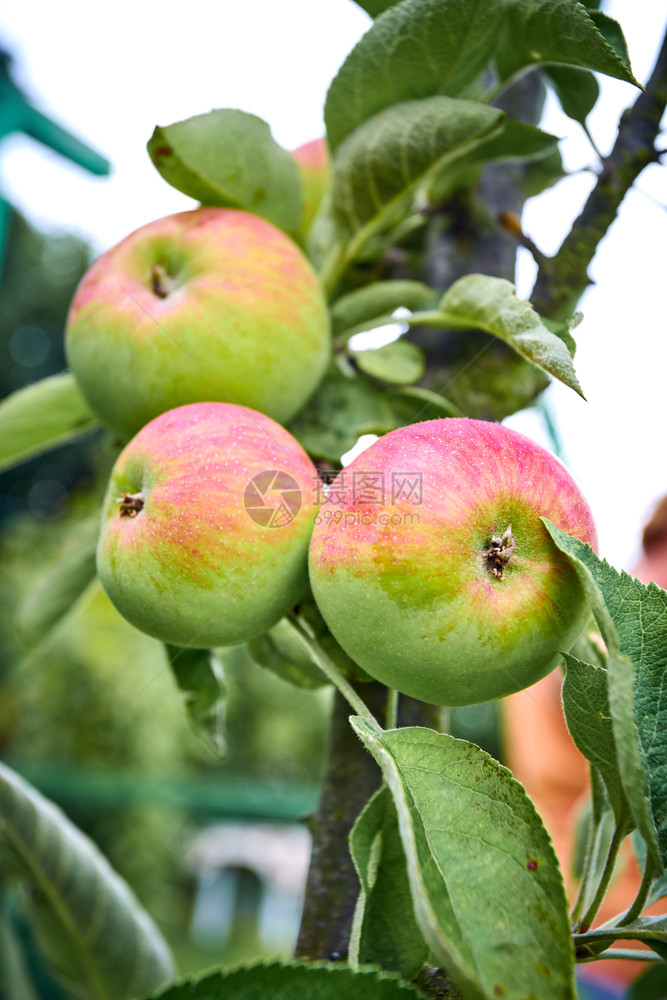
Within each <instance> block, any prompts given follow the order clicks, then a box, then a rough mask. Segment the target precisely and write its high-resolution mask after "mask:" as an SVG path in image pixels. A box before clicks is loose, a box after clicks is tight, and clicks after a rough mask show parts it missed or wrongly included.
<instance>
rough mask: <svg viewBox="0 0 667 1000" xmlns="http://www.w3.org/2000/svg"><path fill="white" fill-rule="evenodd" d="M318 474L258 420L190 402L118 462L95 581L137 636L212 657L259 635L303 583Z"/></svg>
mask: <svg viewBox="0 0 667 1000" xmlns="http://www.w3.org/2000/svg"><path fill="white" fill-rule="evenodd" d="M316 482H317V470H316V469H315V466H314V465H313V463H312V462H311V460H310V458H309V457H308V456H307V454H306V453H305V451H304V450H303V449H302V448H301V446H300V445H299V444H298V442H297V441H296V440H295V439H294V438H293V437H292V436H291V434H289V433H288V431H286V430H285V429H284V427H282V426H281V425H280V424H278V423H276V422H275V421H274V420H271V419H270V418H269V417H267V416H266V415H264V414H261V413H258V412H256V411H254V410H251V409H248V408H247V407H242V406H236V405H234V404H230V403H215V402H213V403H191V404H189V405H187V406H181V407H178V408H176V409H174V410H169V411H168V412H167V413H163V414H161V415H160V416H159V417H156V418H155V419H154V420H152V421H151V422H150V423H148V424H147V425H146V426H145V427H143V428H142V429H141V430H140V431H139V433H138V434H137V435H136V437H134V438H133V439H132V440H131V441H130V442H129V444H128V445H126V447H125V448H124V450H123V451H122V452H121V454H120V455H119V457H118V459H117V461H116V464H115V466H114V469H113V472H112V474H111V479H110V482H109V487H108V490H107V494H106V498H105V500H104V505H103V509H102V528H101V533H100V539H99V544H98V548H97V570H98V574H99V577H100V580H101V582H102V586H103V587H104V589H105V591H106V592H107V594H108V595H109V597H110V598H111V600H112V602H113V603H114V604H115V606H116V607H117V609H118V610H119V611H120V612H121V614H122V615H124V617H125V618H127V620H128V621H129V622H131V623H132V624H133V625H135V626H136V627H137V628H139V629H141V630H142V631H144V632H147V633H148V634H149V635H152V636H155V638H157V639H162V640H163V641H164V642H169V643H173V644H175V645H178V646H192V647H194V648H209V647H211V646H229V645H235V644H236V643H242V642H246V641H247V640H249V639H251V638H254V637H255V636H258V635H261V634H263V633H264V632H266V630H267V629H269V628H271V627H272V626H273V625H275V624H276V622H277V621H279V620H280V618H282V617H283V616H284V615H285V614H286V613H287V612H288V611H289V610H290V608H291V607H293V605H294V604H295V603H296V602H297V601H298V599H299V597H300V595H301V593H302V591H303V590H304V587H305V586H306V584H307V581H308V568H307V565H308V543H309V540H310V535H311V532H312V529H313V517H314V514H315V512H316V510H317V505H316V503H315V497H316V495H317V492H316V489H315V484H316Z"/></svg>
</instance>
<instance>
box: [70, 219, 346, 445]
mask: <svg viewBox="0 0 667 1000" xmlns="http://www.w3.org/2000/svg"><path fill="white" fill-rule="evenodd" d="M65 346H66V354H67V359H68V363H69V365H70V367H71V369H72V371H73V372H74V375H75V376H76V379H77V381H78V383H79V386H80V388H81V391H82V393H83V395H84V396H85V398H86V400H87V402H88V404H89V405H90V407H91V409H92V410H93V411H94V412H95V413H96V414H97V415H98V416H99V417H100V419H101V420H102V422H103V423H105V424H106V425H107V426H108V427H110V428H111V429H112V430H113V431H115V432H116V433H117V434H119V435H120V436H121V437H122V438H127V437H130V436H131V435H132V434H134V433H136V431H138V430H139V428H140V427H143V425H144V424H146V423H148V421H149V420H152V418H153V417H156V416H157V415H158V414H159V413H163V412H164V411H165V410H169V409H172V408H173V407H176V406H181V405H183V404H185V403H192V402H201V401H205V400H216V401H220V402H228V403H237V404H242V405H244V406H250V407H251V408H253V409H257V410H260V411H261V412H262V413H267V414H268V415H269V416H271V417H273V418H274V419H275V420H278V421H279V422H281V423H286V422H287V421H288V420H289V419H290V418H291V417H293V416H294V414H295V413H297V412H298V410H300V409H301V407H302V406H303V405H304V403H305V402H306V400H307V399H308V397H309V396H310V395H311V393H312V392H313V391H314V389H315V388H316V386H317V384H318V382H319V381H320V378H321V376H322V374H323V372H324V369H325V367H326V364H327V361H328V358H329V350H330V345H329V326H328V314H327V310H326V304H325V301H324V298H323V295H322V292H321V289H320V286H319V282H318V279H317V277H316V275H315V273H314V271H313V270H312V268H311V266H310V264H309V263H308V261H307V260H306V258H305V257H304V255H303V254H302V252H301V251H300V250H299V248H298V247H297V246H296V244H295V243H294V242H293V241H292V240H291V239H290V238H289V237H288V236H286V235H285V233H283V232H281V230H279V229H277V228H276V227H275V226H274V225H272V224H271V223H270V222H267V221H266V220H264V219H261V218H259V216H256V215H252V214H250V213H249V212H241V211H237V210H236V209H228V208H199V209H194V210H193V211H189V212H180V213H178V214H176V215H170V216H168V217H167V218H164V219H158V220H157V221H156V222H151V223H149V224H148V225H146V226H142V228H141V229H137V230H136V231H135V232H134V233H132V234H131V235H130V236H128V237H126V239H124V240H122V241H121V242H120V243H118V244H117V245H116V246H115V247H113V248H112V249H111V250H109V251H108V252H107V253H105V254H103V255H102V256H101V257H100V258H99V259H98V260H97V261H96V262H95V263H94V264H93V265H92V267H91V268H90V270H89V271H88V272H87V274H86V275H85V276H84V278H83V280H82V281H81V284H80V285H79V287H78V289H77V291H76V294H75V296H74V300H73V302H72V306H71V309H70V313H69V318H68V322H67V333H66V345H65Z"/></svg>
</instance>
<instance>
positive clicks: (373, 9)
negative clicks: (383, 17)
mask: <svg viewBox="0 0 667 1000" xmlns="http://www.w3.org/2000/svg"><path fill="white" fill-rule="evenodd" d="M355 3H356V4H357V6H359V7H361V9H362V10H365V11H366V13H367V14H370V16H371V17H378V15H379V14H382V13H383V12H384V11H385V10H387V9H388V8H389V7H395V6H396V4H397V3H400V0H355Z"/></svg>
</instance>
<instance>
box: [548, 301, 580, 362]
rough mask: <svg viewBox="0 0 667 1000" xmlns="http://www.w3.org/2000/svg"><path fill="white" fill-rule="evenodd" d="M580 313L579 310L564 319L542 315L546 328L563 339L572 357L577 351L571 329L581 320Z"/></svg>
mask: <svg viewBox="0 0 667 1000" xmlns="http://www.w3.org/2000/svg"><path fill="white" fill-rule="evenodd" d="M582 318H583V317H582V314H581V313H580V312H576V313H574V314H573V315H572V316H569V317H568V318H567V319H566V320H562V319H546V318H545V317H542V322H543V323H544V325H545V326H546V328H547V330H551V332H552V333H554V334H555V335H556V336H557V337H560V339H561V340H562V341H563V343H564V344H565V346H566V347H567V349H568V351H569V352H570V357H571V358H573V357H574V356H575V354H576V353H577V345H576V343H575V340H574V337H573V336H572V330H574V329H575V328H576V327H578V326H579V324H580V323H581V320H582Z"/></svg>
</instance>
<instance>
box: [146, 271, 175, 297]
mask: <svg viewBox="0 0 667 1000" xmlns="http://www.w3.org/2000/svg"><path fill="white" fill-rule="evenodd" d="M151 288H152V290H153V294H154V295H157V297H158V298H159V299H166V298H167V296H168V295H169V294H170V292H173V290H174V288H176V282H175V280H174V279H173V278H172V277H171V275H170V274H169V273H168V271H167V269H166V267H164V265H163V264H153V266H152V268H151Z"/></svg>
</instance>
